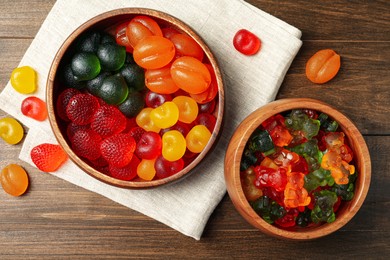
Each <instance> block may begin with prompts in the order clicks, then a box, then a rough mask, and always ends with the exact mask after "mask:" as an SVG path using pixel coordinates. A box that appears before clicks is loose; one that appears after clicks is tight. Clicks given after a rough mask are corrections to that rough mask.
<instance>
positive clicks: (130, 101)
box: [118, 92, 145, 117]
mask: <svg viewBox="0 0 390 260" xmlns="http://www.w3.org/2000/svg"><path fill="white" fill-rule="evenodd" d="M144 106H145V100H144V97H143V96H142V94H141V93H140V92H130V93H129V95H128V96H127V98H126V100H125V101H123V103H122V104H120V105H119V106H118V108H119V110H120V111H121V112H122V113H123V114H124V115H125V116H127V117H135V116H137V115H138V113H139V112H140V111H141V110H142V109H143V108H144Z"/></svg>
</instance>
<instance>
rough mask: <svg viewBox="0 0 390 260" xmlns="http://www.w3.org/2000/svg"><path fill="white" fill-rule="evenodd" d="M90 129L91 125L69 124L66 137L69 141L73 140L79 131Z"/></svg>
mask: <svg viewBox="0 0 390 260" xmlns="http://www.w3.org/2000/svg"><path fill="white" fill-rule="evenodd" d="M88 128H89V125H78V124H75V123H74V122H70V123H69V124H68V126H67V127H66V135H67V136H68V138H69V140H71V139H72V138H73V136H74V134H75V133H76V132H77V131H78V130H81V129H83V130H85V129H88Z"/></svg>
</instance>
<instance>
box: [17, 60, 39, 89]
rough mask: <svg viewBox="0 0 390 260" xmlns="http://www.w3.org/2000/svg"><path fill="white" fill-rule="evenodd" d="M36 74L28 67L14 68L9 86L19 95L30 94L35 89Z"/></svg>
mask: <svg viewBox="0 0 390 260" xmlns="http://www.w3.org/2000/svg"><path fill="white" fill-rule="evenodd" d="M36 81H37V76H36V72H35V70H34V69H33V68H31V67H30V66H23V67H19V68H16V69H14V70H13V71H12V74H11V85H12V87H13V88H14V89H15V90H16V91H17V92H19V93H22V94H30V93H33V92H35V90H36V89H37V84H36Z"/></svg>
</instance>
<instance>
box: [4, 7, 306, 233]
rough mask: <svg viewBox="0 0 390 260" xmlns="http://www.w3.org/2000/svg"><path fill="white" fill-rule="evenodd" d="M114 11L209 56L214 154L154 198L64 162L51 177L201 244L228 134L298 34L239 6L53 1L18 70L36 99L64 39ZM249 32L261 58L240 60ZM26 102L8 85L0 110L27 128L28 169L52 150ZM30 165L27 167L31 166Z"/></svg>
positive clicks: (290, 55)
mask: <svg viewBox="0 0 390 260" xmlns="http://www.w3.org/2000/svg"><path fill="white" fill-rule="evenodd" d="M121 7H145V8H152V9H156V10H161V11H164V12H166V13H168V14H171V15H173V16H175V17H177V18H179V19H181V20H183V21H184V22H185V23H187V24H188V25H189V26H191V27H192V28H193V29H195V30H196V31H197V32H198V33H199V35H200V36H201V37H202V38H203V39H204V40H205V42H206V43H207V44H208V45H209V46H210V48H211V50H212V51H213V52H214V54H215V56H216V58H217V60H218V61H219V64H220V66H221V69H222V72H223V78H224V81H225V87H226V89H225V93H226V115H225V116H226V117H225V125H224V128H223V129H222V136H221V138H220V140H219V143H218V145H217V146H216V148H215V150H214V151H213V152H212V153H211V154H210V156H208V158H207V159H206V161H205V162H204V163H203V164H202V165H201V166H200V167H199V168H197V169H195V172H194V173H193V174H192V175H191V176H189V177H188V178H186V179H184V180H183V181H180V182H178V183H175V184H173V185H169V186H163V187H159V188H157V189H153V190H126V189H121V188H116V187H112V186H109V185H107V184H104V183H102V182H99V181H97V180H96V179H94V178H92V177H90V176H89V175H88V174H86V173H84V172H83V171H81V170H80V169H79V168H78V167H77V166H76V165H75V164H73V163H72V162H71V161H67V162H66V164H64V165H63V166H62V167H61V169H60V170H58V171H57V172H55V173H53V175H55V176H57V177H59V178H62V179H64V180H67V181H69V182H71V183H73V184H76V185H78V186H80V187H83V188H85V189H88V190H91V191H93V192H96V193H99V194H101V195H103V196H106V197H107V198H110V199H112V200H113V201H116V202H118V203H120V204H122V205H125V206H127V207H129V208H131V209H133V210H136V211H138V212H140V213H143V214H145V215H147V216H149V217H151V218H154V219H156V220H158V221H160V222H162V223H164V224H166V225H168V226H170V227H172V228H174V229H176V230H178V231H179V232H181V233H183V234H185V235H187V236H190V237H193V238H195V239H197V240H198V239H200V237H201V235H202V232H203V229H204V227H205V225H206V223H207V220H208V218H209V216H210V214H211V213H212V212H213V210H214V208H215V207H216V206H217V204H218V203H219V202H220V200H221V199H222V197H223V195H224V194H225V191H226V189H225V182H224V176H223V162H224V156H225V149H226V146H227V144H228V141H229V139H230V137H231V135H232V133H233V132H234V129H235V127H236V126H237V125H238V124H239V122H240V121H241V120H242V119H244V118H245V117H246V116H247V115H248V114H249V113H250V112H252V111H253V110H255V109H256V108H258V107H259V106H262V105H264V104H266V103H268V102H270V101H272V100H273V99H274V98H275V96H276V94H277V91H278V89H279V86H280V84H281V83H282V81H283V78H284V76H285V73H286V71H287V70H288V68H289V66H290V64H291V62H292V60H293V59H294V57H295V55H296V54H297V52H298V50H299V48H300V46H301V44H302V42H301V41H300V40H299V38H300V36H301V32H300V31H299V30H298V29H296V28H294V27H292V26H291V25H289V24H287V23H285V22H283V21H281V20H279V19H277V18H275V17H273V16H271V15H270V14H267V13H265V12H263V11H261V10H259V9H257V8H255V7H254V6H251V5H250V4H248V3H246V2H244V1H240V0H220V1H208V0H197V1H180V0H177V1H175V0H161V1H152V0H132V1H130V0H116V1H99V0H89V1H78V0H58V1H57V2H56V3H55V5H54V7H53V9H52V10H51V12H50V13H49V15H48V16H47V18H46V20H45V21H44V23H43V24H42V27H41V28H40V30H39V32H38V33H37V35H36V37H35V39H34V40H33V42H32V43H31V46H30V47H29V48H28V50H27V52H26V54H25V55H24V57H23V58H22V60H21V62H20V66H23V65H29V66H32V67H33V68H34V69H35V70H36V71H37V73H38V86H39V88H38V91H37V92H36V93H34V95H35V96H38V97H40V98H42V99H45V83H46V80H47V75H48V71H49V68H50V65H51V62H52V60H53V57H54V55H55V54H56V52H57V50H58V48H59V47H60V45H61V44H62V42H63V41H64V40H65V39H66V37H67V36H68V35H69V34H70V33H71V32H72V31H73V30H75V29H76V28H77V27H78V26H80V25H81V24H82V23H84V22H85V21H87V20H88V19H90V18H92V17H93V16H95V15H97V14H100V13H102V12H106V11H109V10H112V9H117V8H121ZM242 28H245V29H248V30H250V31H252V32H253V33H254V34H256V35H258V36H259V38H261V40H262V48H261V51H260V52H259V53H258V54H257V55H254V56H245V55H242V54H241V53H239V52H238V51H236V50H235V49H234V47H233V44H232V39H233V36H234V34H235V33H236V32H237V31H238V30H239V29H242ZM25 97H26V95H23V94H19V93H16V92H15V91H14V90H13V88H12V87H11V86H10V83H8V84H7V86H6V87H5V89H4V91H3V92H2V93H1V94H0V108H1V109H2V110H4V111H5V112H7V113H8V114H10V115H12V116H13V117H15V118H17V119H18V120H19V121H20V122H22V123H23V124H24V125H25V126H27V127H28V128H29V131H28V135H27V137H26V139H25V141H24V145H23V148H22V151H21V153H20V159H21V160H24V161H26V162H28V163H30V164H32V162H31V159H30V156H29V154H30V151H31V149H32V147H34V146H35V145H38V144H40V143H44V142H51V143H56V140H55V138H54V136H53V133H52V131H51V128H50V125H49V122H48V121H47V120H46V121H44V122H37V121H34V120H32V119H30V118H28V117H25V116H23V115H22V114H21V112H20V104H21V101H22V100H23V99H24V98H25ZM32 165H33V164H32Z"/></svg>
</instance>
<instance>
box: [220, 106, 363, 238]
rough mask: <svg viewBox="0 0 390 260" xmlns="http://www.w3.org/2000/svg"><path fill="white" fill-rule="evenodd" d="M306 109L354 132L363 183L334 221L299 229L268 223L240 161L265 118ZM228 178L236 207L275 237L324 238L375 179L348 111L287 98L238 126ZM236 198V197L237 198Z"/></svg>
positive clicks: (229, 152)
mask: <svg viewBox="0 0 390 260" xmlns="http://www.w3.org/2000/svg"><path fill="white" fill-rule="evenodd" d="M302 108H309V109H315V110H317V111H320V112H324V113H326V114H328V115H329V116H330V117H332V118H333V119H335V120H336V121H337V122H338V123H339V125H340V127H341V129H342V130H343V132H344V133H345V131H350V132H351V133H352V135H353V138H351V137H347V138H348V140H349V142H350V143H353V146H354V147H353V151H354V154H355V158H354V161H355V164H359V165H358V169H357V170H358V174H359V176H358V179H357V181H359V182H360V185H359V189H357V190H355V195H354V198H353V199H352V200H351V201H349V202H347V203H349V204H348V206H347V205H344V206H346V207H347V209H345V212H344V214H343V215H342V216H340V217H338V218H336V220H335V221H334V222H333V223H330V224H327V223H325V224H321V225H319V226H316V227H310V228H301V229H299V231H290V230H285V229H281V228H278V227H276V226H274V225H272V224H269V223H267V222H266V221H265V220H263V219H262V218H261V217H260V216H259V215H258V214H257V213H256V212H255V211H254V210H253V209H252V207H251V206H250V204H249V202H248V201H247V199H246V198H245V195H244V192H243V190H242V186H241V181H240V161H241V157H242V153H243V149H244V147H245V144H246V143H247V141H248V139H249V137H250V135H251V133H252V132H253V131H254V130H255V129H256V128H257V127H258V126H259V125H260V124H261V123H262V122H263V121H264V120H266V119H268V118H269V117H270V116H272V115H274V114H277V113H280V112H284V111H288V110H291V109H302ZM346 136H347V135H346ZM351 148H352V147H351ZM357 154H360V155H361V157H360V158H357ZM225 181H226V184H227V191H228V194H229V196H230V198H231V200H232V202H233V204H234V206H235V207H236V209H237V210H238V212H239V213H240V214H241V215H242V216H243V217H244V218H245V219H246V220H247V221H248V222H249V223H250V224H251V225H253V226H254V227H256V228H258V229H259V230H260V231H262V232H264V233H266V234H268V235H271V236H274V237H278V238H283V239H288V240H310V239H315V238H319V237H323V236H325V235H328V234H330V233H332V232H334V231H336V230H338V229H340V228H341V227H343V226H344V225H345V224H346V223H348V221H349V220H351V219H352V217H353V216H354V215H355V214H356V213H357V211H358V210H359V209H360V207H361V206H362V204H363V202H364V200H365V198H366V196H367V193H368V190H369V186H370V181H371V160H370V155H369V151H368V148H367V145H366V143H365V141H364V138H363V136H362V135H361V133H360V132H359V130H358V129H357V127H356V126H355V125H354V124H353V122H352V121H351V120H350V119H349V118H347V117H346V116H345V115H344V114H342V113H341V112H339V111H338V110H336V109H335V108H333V107H332V106H330V105H329V104H327V103H325V102H323V101H320V100H316V99H311V98H286V99H280V100H276V101H273V102H271V103H268V104H267V105H265V106H262V107H260V108H258V109H257V110H255V111H254V112H252V113H251V114H250V115H249V116H248V117H246V118H245V119H244V120H243V121H242V122H241V124H240V125H239V126H238V127H237V129H236V130H235V132H234V134H233V135H232V137H231V140H230V142H229V145H228V148H227V152H226V155H225ZM229 181H231V183H229ZM355 188H356V187H355ZM234 198H236V199H237V201H236V200H235V199H234Z"/></svg>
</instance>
